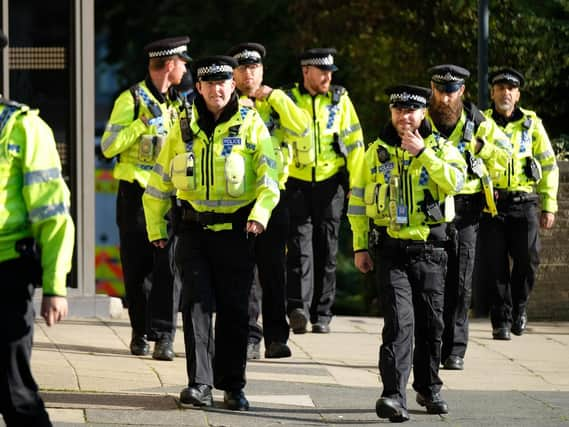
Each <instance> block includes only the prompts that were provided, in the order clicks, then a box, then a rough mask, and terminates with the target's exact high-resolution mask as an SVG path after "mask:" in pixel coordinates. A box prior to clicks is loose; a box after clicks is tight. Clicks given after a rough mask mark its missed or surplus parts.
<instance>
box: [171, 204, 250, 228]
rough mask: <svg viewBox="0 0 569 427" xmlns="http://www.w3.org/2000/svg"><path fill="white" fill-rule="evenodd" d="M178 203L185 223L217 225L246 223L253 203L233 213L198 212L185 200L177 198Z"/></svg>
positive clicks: (181, 217)
mask: <svg viewBox="0 0 569 427" xmlns="http://www.w3.org/2000/svg"><path fill="white" fill-rule="evenodd" d="M176 205H177V206H178V207H179V214H180V219H181V220H182V221H183V222H185V223H190V224H191V223H194V224H195V223H197V224H199V225H201V226H204V227H205V226H208V225H216V224H233V225H239V224H243V225H244V224H245V223H246V222H247V217H248V216H249V213H250V212H251V208H252V207H253V204H252V203H251V204H249V205H247V206H244V207H242V208H240V209H238V210H237V211H235V212H233V213H221V212H198V211H196V210H195V209H194V208H193V207H192V205H190V204H189V203H188V202H187V201H185V200H180V199H177V200H176Z"/></svg>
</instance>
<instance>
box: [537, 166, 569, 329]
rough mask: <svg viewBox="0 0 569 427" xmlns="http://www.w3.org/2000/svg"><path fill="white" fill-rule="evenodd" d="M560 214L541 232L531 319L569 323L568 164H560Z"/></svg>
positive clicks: (558, 197)
mask: <svg viewBox="0 0 569 427" xmlns="http://www.w3.org/2000/svg"><path fill="white" fill-rule="evenodd" d="M559 169H560V177H559V193H558V196H557V200H558V203H559V211H558V212H557V215H556V218H555V225H554V227H553V228H552V229H551V230H542V231H541V232H540V234H541V256H540V260H541V264H540V268H539V273H538V276H537V281H536V284H535V288H534V290H533V292H532V295H531V297H530V302H529V306H528V317H530V319H543V320H546V319H547V320H569V162H559Z"/></svg>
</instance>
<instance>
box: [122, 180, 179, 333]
mask: <svg viewBox="0 0 569 427" xmlns="http://www.w3.org/2000/svg"><path fill="white" fill-rule="evenodd" d="M143 193H144V189H143V188H142V187H140V185H138V184H137V183H136V182H135V183H130V182H126V181H119V190H118V195H117V225H118V227H119V233H120V257H121V264H122V269H123V274H124V284H125V294H126V295H125V298H126V302H127V305H128V314H129V318H130V324H131V327H132V330H133V333H135V334H137V335H148V338H149V339H150V340H153V341H155V340H159V339H162V338H170V339H172V340H173V339H174V334H175V332H176V319H177V315H178V310H179V306H180V292H181V282H180V280H179V279H177V280H175V279H174V273H173V268H172V264H173V263H172V262H171V261H172V256H173V245H174V244H175V241H174V238H170V239H169V242H168V246H167V247H166V248H164V249H161V248H156V247H155V246H154V245H152V243H150V242H149V241H148V235H147V233H146V221H145V219H144V210H143V207H142V194H143Z"/></svg>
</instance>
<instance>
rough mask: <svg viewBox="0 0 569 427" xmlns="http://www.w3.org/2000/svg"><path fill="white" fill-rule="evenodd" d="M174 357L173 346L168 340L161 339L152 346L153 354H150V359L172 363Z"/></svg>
mask: <svg viewBox="0 0 569 427" xmlns="http://www.w3.org/2000/svg"><path fill="white" fill-rule="evenodd" d="M174 357H176V353H174V345H173V344H172V340H171V339H170V338H161V339H160V340H159V341H156V344H154V352H153V353H152V358H153V359H156V360H167V361H172V360H174Z"/></svg>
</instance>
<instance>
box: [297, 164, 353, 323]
mask: <svg viewBox="0 0 569 427" xmlns="http://www.w3.org/2000/svg"><path fill="white" fill-rule="evenodd" d="M343 184H344V182H343V176H342V174H338V175H336V176H334V177H332V178H330V179H327V180H325V181H321V182H315V183H312V182H306V181H300V180H298V179H294V178H289V179H288V181H287V185H286V193H287V200H288V203H289V209H290V232H289V237H288V241H287V249H288V253H287V302H288V305H287V311H288V312H289V313H290V312H291V311H292V310H294V309H296V308H300V309H303V310H304V311H305V313H307V314H308V315H309V317H310V322H311V323H313V324H314V323H317V322H318V323H325V324H328V323H330V321H331V319H332V305H333V304H334V298H335V296H336V256H337V254H338V238H339V233H340V219H341V217H342V213H343V210H344V203H345V190H344V186H343Z"/></svg>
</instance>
